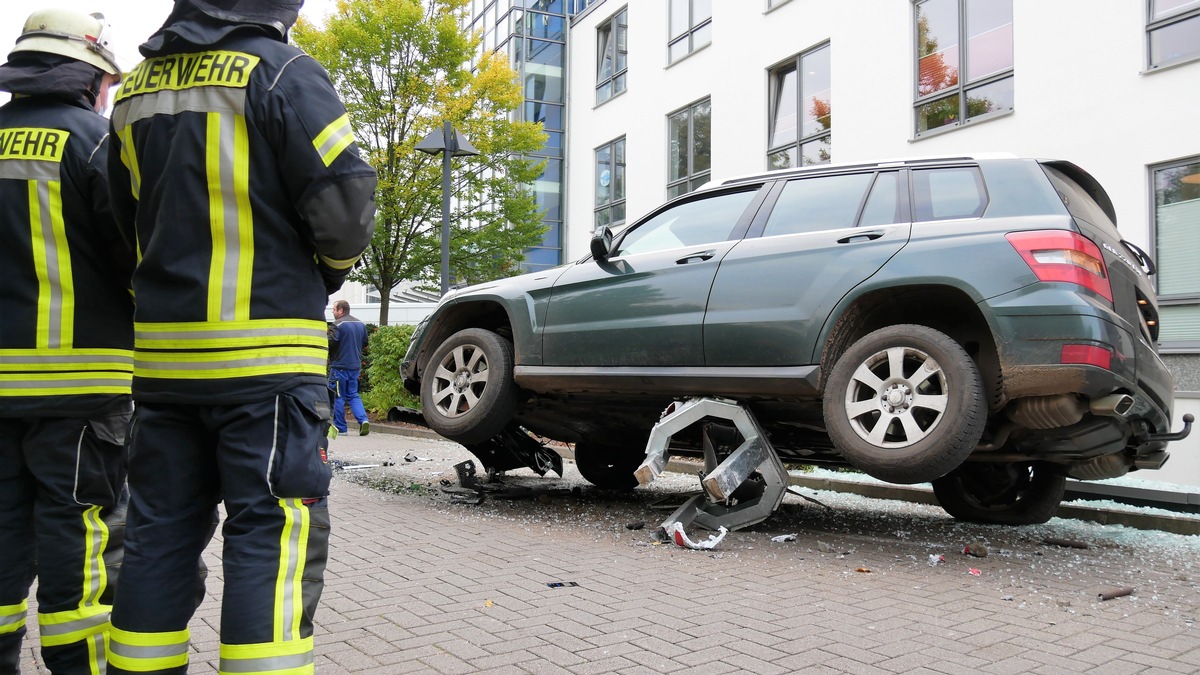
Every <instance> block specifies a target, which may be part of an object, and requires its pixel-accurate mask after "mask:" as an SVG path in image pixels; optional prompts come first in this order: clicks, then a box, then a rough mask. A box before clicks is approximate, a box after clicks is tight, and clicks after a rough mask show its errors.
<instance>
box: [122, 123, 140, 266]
mask: <svg viewBox="0 0 1200 675" xmlns="http://www.w3.org/2000/svg"><path fill="white" fill-rule="evenodd" d="M117 138H119V139H121V163H122V164H124V165H125V168H126V169H128V170H129V189H130V191H131V192H132V193H133V198H134V199H141V192H142V170H141V166H140V165H139V164H138V158H137V151H136V150H135V149H134V147H133V127H132V126H126V127H124V128H122V129H120V130H118V131H117ZM141 259H142V247H141V243H140V242H139V243H138V261H139V262H140V261H141Z"/></svg>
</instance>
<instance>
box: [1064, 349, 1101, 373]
mask: <svg viewBox="0 0 1200 675" xmlns="http://www.w3.org/2000/svg"><path fill="white" fill-rule="evenodd" d="M1058 362H1059V363H1080V364H1083V365H1085V366H1098V367H1100V368H1103V369H1105V370H1112V352H1111V351H1109V350H1108V349H1105V348H1104V347H1096V346H1095V345H1063V346H1062V354H1061V355H1060V356H1059V360H1058Z"/></svg>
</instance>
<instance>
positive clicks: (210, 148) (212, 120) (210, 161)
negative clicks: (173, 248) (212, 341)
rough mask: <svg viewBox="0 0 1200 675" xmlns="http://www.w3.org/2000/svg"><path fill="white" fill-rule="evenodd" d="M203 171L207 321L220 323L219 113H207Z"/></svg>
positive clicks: (222, 221) (222, 249)
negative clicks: (208, 254) (208, 246)
mask: <svg viewBox="0 0 1200 675" xmlns="http://www.w3.org/2000/svg"><path fill="white" fill-rule="evenodd" d="M207 117H208V136H207V138H206V140H205V143H206V144H207V145H206V152H205V162H204V165H205V171H206V173H207V176H208V222H209V230H210V233H211V235H212V260H211V261H210V262H209V266H208V314H207V316H208V320H209V321H219V320H220V319H221V291H222V290H223V289H224V286H223V282H224V275H223V274H222V273H223V272H224V270H225V249H226V243H225V202H224V200H223V199H222V190H221V113H215V112H211V113H208V115H207Z"/></svg>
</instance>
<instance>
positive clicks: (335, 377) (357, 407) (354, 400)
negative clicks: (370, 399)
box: [329, 368, 367, 434]
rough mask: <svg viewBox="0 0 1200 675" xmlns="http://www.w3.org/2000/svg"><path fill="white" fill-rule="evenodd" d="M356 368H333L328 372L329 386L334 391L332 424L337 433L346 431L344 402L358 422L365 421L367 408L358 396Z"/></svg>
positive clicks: (357, 372)
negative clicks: (348, 405)
mask: <svg viewBox="0 0 1200 675" xmlns="http://www.w3.org/2000/svg"><path fill="white" fill-rule="evenodd" d="M359 372H361V371H358V370H346V369H344V368H333V369H331V370H330V373H329V387H330V389H333V391H334V399H333V426H334V427H336V428H337V430H338V433H342V434H344V433H346V404H347V403H348V404H350V412H351V413H352V414H353V415H354V420H355V421H356V422H358V423H359V424H362V423H363V422H366V421H367V410H366V408H363V404H362V399H360V398H359V397H358V374H359Z"/></svg>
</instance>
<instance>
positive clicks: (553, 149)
mask: <svg viewBox="0 0 1200 675" xmlns="http://www.w3.org/2000/svg"><path fill="white" fill-rule="evenodd" d="M592 1H593V2H594V0H592ZM588 4H589V1H588V0H472V2H471V12H470V16H471V20H470V26H469V28H470V29H471V30H472V31H479V32H481V33H482V34H483V36H484V40H483V44H482V45H481V46H482V48H483V49H495V50H496V51H498V52H503V53H506V54H508V55H509V58H510V59H511V63H512V67H513V70H515V71H517V73H518V75H519V76H520V78H521V83H522V86H523V88H524V101H523V102H522V104H521V106H520V108H518V110H517V111H516V112H515V113H514V114H515V116H516V117H517V119H521V120H524V121H528V122H541V123H542V125H543V126H544V127H545V130H546V135H547V136H548V139H547V140H546V145H545V147H543V148H542V150H541V151H540V152H536V153H533V154H532V155H531V159H534V160H539V161H540V160H543V159H544V160H545V161H546V169H545V171H544V172H543V173H542V175H541V176H540V177H539V178H538V179H537V180H536V181H535V182H534V185H533V189H534V194H535V196H536V197H537V204H538V208H539V209H542V210H543V211H544V215H543V217H542V218H543V224H545V225H546V227H547V230H546V234H545V235H543V238H542V243H541V245H539V246H535V247H533V248H531V249H529V250H527V251H525V262H524V263H522V265H521V268H522V269H523V270H524V271H527V272H532V271H536V270H543V269H548V268H550V267H555V266H557V265H560V264H562V262H563V260H562V253H563V251H562V246H563V148H564V142H563V141H564V135H565V132H566V128H565V126H564V124H565V122H566V119H567V116H566V113H565V109H564V105H565V99H564V92H565V81H564V77H565V74H566V55H567V49H566V40H567V33H568V30H567V28H568V23H567V20H568V18H569V16H571V15H573V14H574V13H576V12H581V11H583V10H584V9H586V8H587V6H588Z"/></svg>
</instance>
